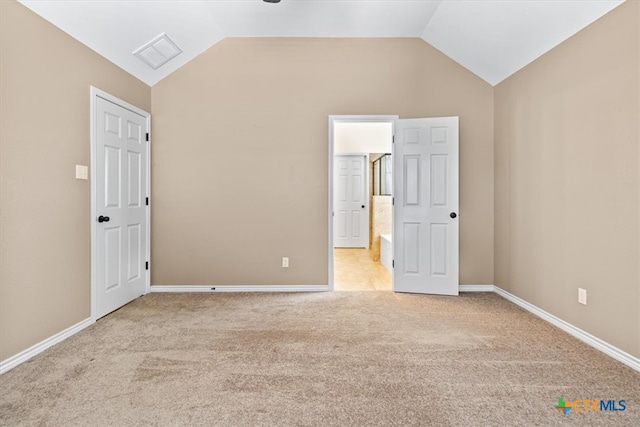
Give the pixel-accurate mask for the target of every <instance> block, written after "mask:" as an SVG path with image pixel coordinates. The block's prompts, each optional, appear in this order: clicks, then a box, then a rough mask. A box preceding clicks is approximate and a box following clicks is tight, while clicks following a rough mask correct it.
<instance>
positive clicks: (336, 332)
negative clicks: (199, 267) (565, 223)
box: [0, 291, 640, 426]
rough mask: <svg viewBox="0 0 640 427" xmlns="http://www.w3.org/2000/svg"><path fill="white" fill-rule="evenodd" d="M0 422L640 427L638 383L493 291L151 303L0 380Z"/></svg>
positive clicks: (184, 298) (167, 297)
mask: <svg viewBox="0 0 640 427" xmlns="http://www.w3.org/2000/svg"><path fill="white" fill-rule="evenodd" d="M559 397H563V398H564V399H565V400H573V399H615V400H620V399H624V400H625V401H626V407H627V409H626V411H624V412H582V413H579V412H575V411H571V412H569V413H568V414H567V415H566V416H565V415H563V414H562V413H560V412H559V411H557V410H555V409H554V405H555V404H556V403H557V401H558V398H559ZM0 425H37V426H41V425H42V426H93V425H117V426H134V425H167V426H174V425H175V426H179V425H219V426H280V425H283V426H285V425H286V426H414V425H416V426H417V425H421V426H430V425H433V426H448V425H452V426H519V425H527V426H531V425H540V426H543V425H545V426H546V425H591V426H598V425H616V426H625V425H629V426H639V425H640V373H638V372H635V371H633V370H632V369H629V368H627V367H625V366H624V365H622V364H620V363H618V362H616V361H614V360H613V359H611V358H609V357H607V356H605V355H603V354H601V353H600V352H598V351H597V350H594V349H592V348H591V347H589V346H587V345H585V344H583V343H581V342H579V341H577V340H576V339H574V338H572V337H570V336H569V335H567V334H565V333H563V332H562V331H560V330H558V329H556V328H554V327H553V326H551V325H549V324H547V323H545V322H544V321H542V320H539V319H538V318H536V317H534V316H532V315H530V314H528V313H526V312H525V311H523V310H521V309H519V308H518V307H516V306H514V305H512V304H511V303H509V302H508V301H506V300H503V299H502V298H500V297H499V296H497V295H494V294H463V295H461V296H460V297H457V298H455V297H435V296H421V295H407V294H394V293H392V292H376V291H374V292H333V293H301V294H284V293H280V294H264V293H254V294H224V293H217V294H215V293H211V294H150V295H148V296H145V297H143V298H141V299H138V300H136V301H134V302H133V303H131V304H129V305H128V306H126V307H124V308H122V309H121V310H119V311H117V312H115V313H113V314H111V315H109V316H107V317H105V318H104V319H102V320H100V321H99V322H98V323H96V324H95V325H93V326H91V327H90V328H88V329H86V330H84V331H82V332H80V333H79V334H77V335H75V336H73V337H71V338H70V339H68V340H66V341H65V342H63V343H61V344H59V345H57V346H55V347H53V348H51V349H49V350H47V351H46V352H44V353H43V354H41V355H39V356H37V357H35V358H34V359H32V360H30V361H29V362H27V363H24V364H22V365H20V366H18V367H17V368H15V369H13V370H12V371H9V372H8V373H6V374H5V375H3V376H2V377H0Z"/></svg>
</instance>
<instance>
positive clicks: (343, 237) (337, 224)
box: [333, 155, 369, 248]
mask: <svg viewBox="0 0 640 427" xmlns="http://www.w3.org/2000/svg"><path fill="white" fill-rule="evenodd" d="M334 165H335V167H334V171H335V172H334V174H335V176H334V186H335V187H334V190H333V193H334V202H333V204H334V207H333V209H334V215H333V218H334V223H333V230H334V236H333V244H334V247H336V248H368V247H369V210H368V209H367V206H368V205H369V203H368V200H367V199H368V196H369V191H368V189H367V174H366V167H367V162H366V156H362V155H345V156H335V158H334Z"/></svg>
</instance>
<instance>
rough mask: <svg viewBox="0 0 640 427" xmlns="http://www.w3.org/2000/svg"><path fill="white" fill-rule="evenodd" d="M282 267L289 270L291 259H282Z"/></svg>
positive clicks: (284, 257)
mask: <svg viewBox="0 0 640 427" xmlns="http://www.w3.org/2000/svg"><path fill="white" fill-rule="evenodd" d="M282 267H283V268H288V267H289V257H286V256H283V257H282Z"/></svg>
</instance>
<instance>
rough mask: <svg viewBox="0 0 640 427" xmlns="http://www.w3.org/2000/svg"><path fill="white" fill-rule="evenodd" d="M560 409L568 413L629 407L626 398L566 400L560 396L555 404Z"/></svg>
mask: <svg viewBox="0 0 640 427" xmlns="http://www.w3.org/2000/svg"><path fill="white" fill-rule="evenodd" d="M554 408H556V409H557V410H558V411H560V412H563V413H564V415H567V414H568V413H569V412H571V411H572V410H573V411H576V412H623V411H625V410H626V409H627V405H626V404H625V401H624V400H614V399H599V400H594V399H577V400H564V398H562V397H561V398H559V399H558V403H557V404H556V405H554Z"/></svg>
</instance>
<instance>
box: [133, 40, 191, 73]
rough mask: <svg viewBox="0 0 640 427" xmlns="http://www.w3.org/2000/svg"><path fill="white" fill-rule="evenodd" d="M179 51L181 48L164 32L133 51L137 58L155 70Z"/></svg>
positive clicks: (179, 52)
mask: <svg viewBox="0 0 640 427" xmlns="http://www.w3.org/2000/svg"><path fill="white" fill-rule="evenodd" d="M181 53H182V50H180V48H179V47H178V46H176V44H175V43H174V42H173V41H172V40H171V39H170V38H169V36H167V35H166V34H165V33H162V34H160V35H159V36H158V37H156V38H155V39H153V40H151V41H150V42H149V43H146V44H145V45H144V46H142V47H141V48H140V49H138V50H136V51H135V52H133V54H134V55H135V56H136V57H137V58H138V59H140V60H141V61H142V62H144V63H145V64H147V65H148V66H150V67H151V68H153V69H154V70H157V69H158V68H160V67H161V66H163V65H164V64H166V63H167V62H169V61H170V60H171V59H173V58H175V57H176V56H178V55H180V54H181Z"/></svg>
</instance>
